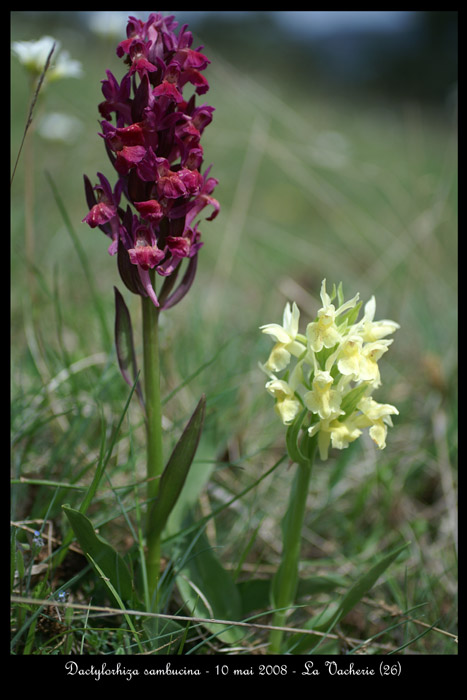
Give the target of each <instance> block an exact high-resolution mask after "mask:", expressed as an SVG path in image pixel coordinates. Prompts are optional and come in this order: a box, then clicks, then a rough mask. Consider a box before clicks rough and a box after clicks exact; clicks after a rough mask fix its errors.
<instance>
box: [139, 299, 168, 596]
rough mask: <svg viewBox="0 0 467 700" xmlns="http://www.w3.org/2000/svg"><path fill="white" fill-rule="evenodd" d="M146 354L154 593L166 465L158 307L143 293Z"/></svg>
mask: <svg viewBox="0 0 467 700" xmlns="http://www.w3.org/2000/svg"><path fill="white" fill-rule="evenodd" d="M141 301H142V311H143V358H144V388H145V392H144V393H145V405H146V434H147V472H146V473H147V478H148V487H147V496H148V500H149V504H148V518H147V524H146V541H147V553H146V569H147V576H148V585H149V590H150V593H151V596H153V595H154V592H155V591H156V590H157V585H158V582H159V576H160V538H159V537H153V536H152V534H151V533H152V530H153V528H152V526H151V513H152V512H153V509H152V508H151V505H152V503H153V502H154V499H155V498H156V496H157V493H158V490H159V480H160V476H161V474H162V471H163V468H164V458H163V449H162V411H161V395H160V368H159V337H158V336H159V309H157V308H156V307H155V306H154V304H153V303H152V301H151V299H149V298H148V297H142V298H141Z"/></svg>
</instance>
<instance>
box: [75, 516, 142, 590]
mask: <svg viewBox="0 0 467 700" xmlns="http://www.w3.org/2000/svg"><path fill="white" fill-rule="evenodd" d="M62 508H63V510H64V512H65V514H66V516H67V518H68V520H69V521H70V525H71V527H72V529H73V532H74V533H75V536H76V539H77V540H78V542H79V544H80V546H81V549H82V550H83V552H84V554H85V555H86V558H87V559H88V561H90V562H91V564H92V565H93V567H94V569H95V570H96V571H97V573H98V575H99V576H100V575H101V572H100V570H102V572H103V574H104V576H106V577H107V578H108V579H109V581H110V582H111V584H112V586H113V587H114V588H115V590H116V591H117V593H118V596H119V597H120V599H121V600H132V599H133V582H132V578H131V576H130V572H129V570H128V568H127V566H126V564H125V562H124V560H123V558H122V557H121V556H120V554H119V553H118V552H117V551H115V549H114V548H113V547H112V546H111V545H110V544H109V543H108V542H107V541H106V540H105V539H104V538H103V537H101V536H100V535H98V534H97V533H96V531H95V530H94V527H93V526H92V523H91V521H90V520H89V518H87V517H86V516H85V515H83V514H82V513H80V512H79V510H75V509H74V508H71V507H70V506H69V505H63V506H62ZM96 563H97V564H98V566H99V569H97V568H96V566H95V564H96ZM117 603H119V601H118V599H117Z"/></svg>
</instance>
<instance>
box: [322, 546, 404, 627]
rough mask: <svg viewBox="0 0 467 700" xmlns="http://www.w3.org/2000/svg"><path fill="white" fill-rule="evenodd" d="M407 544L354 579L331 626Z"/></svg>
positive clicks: (358, 600) (357, 600)
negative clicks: (356, 579)
mask: <svg viewBox="0 0 467 700" xmlns="http://www.w3.org/2000/svg"><path fill="white" fill-rule="evenodd" d="M407 546H408V544H407V543H406V544H403V545H402V546H400V547H398V548H397V549H395V550H394V551H392V552H389V554H386V556H384V557H382V559H380V560H379V561H378V562H377V563H376V564H374V565H373V566H372V567H371V569H370V570H369V571H367V573H366V574H364V575H363V576H362V577H361V578H359V579H358V581H356V582H355V583H354V584H353V586H351V587H350V589H349V590H348V591H347V593H346V594H345V596H344V597H343V599H342V601H341V603H340V605H339V607H338V609H337V611H336V613H335V617H334V619H333V620H332V626H333V627H334V625H336V624H337V623H338V622H339V620H341V619H342V618H343V617H345V615H347V614H348V613H349V612H350V611H351V610H352V608H354V607H355V606H356V605H357V603H359V602H360V600H361V599H362V598H363V596H365V595H366V594H367V593H368V591H369V590H371V588H373V586H374V585H375V583H376V581H377V580H378V579H379V577H380V576H381V575H382V574H383V573H384V572H385V571H386V569H387V568H388V566H389V565H390V564H392V562H393V561H394V559H396V558H397V557H398V556H399V554H400V553H401V552H402V551H403V550H404V549H405V548H406V547H407Z"/></svg>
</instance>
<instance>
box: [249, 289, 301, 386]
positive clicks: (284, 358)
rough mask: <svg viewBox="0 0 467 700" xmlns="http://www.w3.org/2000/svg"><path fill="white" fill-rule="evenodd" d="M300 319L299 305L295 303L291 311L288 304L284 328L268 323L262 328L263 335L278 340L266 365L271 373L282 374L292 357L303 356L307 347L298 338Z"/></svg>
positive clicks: (284, 316)
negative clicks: (265, 334)
mask: <svg viewBox="0 0 467 700" xmlns="http://www.w3.org/2000/svg"><path fill="white" fill-rule="evenodd" d="M299 319H300V311H299V310H298V306H297V304H296V303H295V302H294V303H293V306H292V310H291V309H290V304H289V303H287V304H286V306H285V309H284V315H283V320H282V326H280V325H279V324H278V323H268V324H266V325H265V326H261V327H260V330H262V331H263V333H267V334H269V335H272V336H273V337H274V338H275V339H276V340H277V343H276V344H275V345H274V347H273V349H272V350H271V353H270V355H269V359H268V361H267V362H266V364H265V367H266V369H268V370H270V371H271V372H280V371H281V370H283V369H285V368H286V367H287V366H288V364H289V362H290V358H291V355H295V357H300V355H302V354H303V352H304V350H305V345H304V344H303V342H300V339H299V338H297V336H298V323H299ZM303 340H304V339H303Z"/></svg>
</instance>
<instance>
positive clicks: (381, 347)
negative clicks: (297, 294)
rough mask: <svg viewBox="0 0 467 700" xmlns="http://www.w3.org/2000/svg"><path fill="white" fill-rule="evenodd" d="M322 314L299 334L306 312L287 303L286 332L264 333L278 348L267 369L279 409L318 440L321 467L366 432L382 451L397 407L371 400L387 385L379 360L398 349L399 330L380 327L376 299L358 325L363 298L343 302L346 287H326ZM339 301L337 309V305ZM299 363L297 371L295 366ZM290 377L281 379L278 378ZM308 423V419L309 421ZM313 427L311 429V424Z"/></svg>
mask: <svg viewBox="0 0 467 700" xmlns="http://www.w3.org/2000/svg"><path fill="white" fill-rule="evenodd" d="M320 296H321V302H322V308H321V309H319V311H318V314H317V317H316V319H315V320H314V321H312V322H311V323H309V324H308V325H307V328H306V332H305V335H302V334H301V333H299V319H300V311H299V309H298V307H297V305H296V304H295V302H294V303H293V305H292V308H291V307H290V304H289V303H287V305H286V307H285V310H284V315H283V323H282V326H281V325H279V324H276V323H272V324H267V325H264V326H261V330H262V331H263V333H267V334H269V335H271V336H272V337H273V338H275V340H276V343H275V345H274V347H273V349H272V351H271V353H270V355H269V358H268V360H267V362H266V363H265V364H264V365H262V368H263V369H264V371H265V372H266V373H267V374H268V375H269V381H268V382H267V384H266V389H267V391H268V392H269V393H270V394H271V395H272V396H273V397H274V398H275V401H276V403H275V409H276V412H277V413H278V415H279V416H280V418H281V420H282V422H283V423H284V424H285V425H288V426H290V425H292V424H293V423H294V421H296V420H298V419H299V416H300V420H303V425H302V427H305V428H306V430H307V431H308V435H309V436H310V437H313V436H315V435H316V436H317V443H318V450H319V454H320V457H321V459H322V460H326V459H327V457H328V451H329V447H330V446H332V447H334V448H337V449H344V448H346V447H348V445H349V444H350V443H351V442H353V441H354V440H356V439H357V438H358V437H359V436H360V435H361V433H362V429H364V428H369V434H370V437H371V438H372V439H373V441H374V442H375V443H376V445H377V446H378V447H379V448H380V449H383V448H384V447H385V446H386V435H387V426H391V425H392V421H391V415H397V414H398V413H399V412H398V410H397V408H395V407H394V406H392V405H390V404H382V403H378V402H377V401H375V400H374V399H373V398H372V396H371V394H372V392H373V390H374V389H377V388H378V387H379V386H380V385H381V378H380V372H379V367H378V360H379V359H380V358H381V357H382V355H384V353H386V352H387V350H388V348H389V346H390V345H391V343H392V342H393V340H392V339H389V340H388V339H386V336H387V335H389V334H391V333H393V332H394V331H396V330H397V329H398V328H399V325H398V324H397V323H395V322H394V321H389V320H383V321H374V320H373V319H374V315H375V309H376V304H375V299H374V297H372V298H371V299H370V301H369V302H368V303H367V304H366V305H365V307H364V314H363V318H362V319H361V320H360V321H358V320H357V318H358V315H359V311H360V308H361V305H362V304H361V302H358V298H359V295H358V294H357V295H356V296H354V297H353V299H351V300H350V301H347V302H344V298H343V292H342V285H339V287H338V289H337V290H336V289H335V287H334V288H333V291H332V294H331V296H330V295H329V294H328V293H327V292H326V280H323V282H322V285H321V295H320ZM336 296H337V302H338V307H337V308H336V307H335V306H334V304H333V303H332V301H333V300H334V299H335V297H336ZM292 357H294V358H296V363H295V366H294V367H293V369H291V368H290V367H289V365H290V363H291V360H292ZM284 370H287V371H286V373H285V374H284V375H283V376H282V377H281V378H279V377H278V376H277V373H279V372H283V371H284ZM305 416H307V417H308V418H307V419H306V418H305ZM306 420H307V421H308V422H305V421H306Z"/></svg>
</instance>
